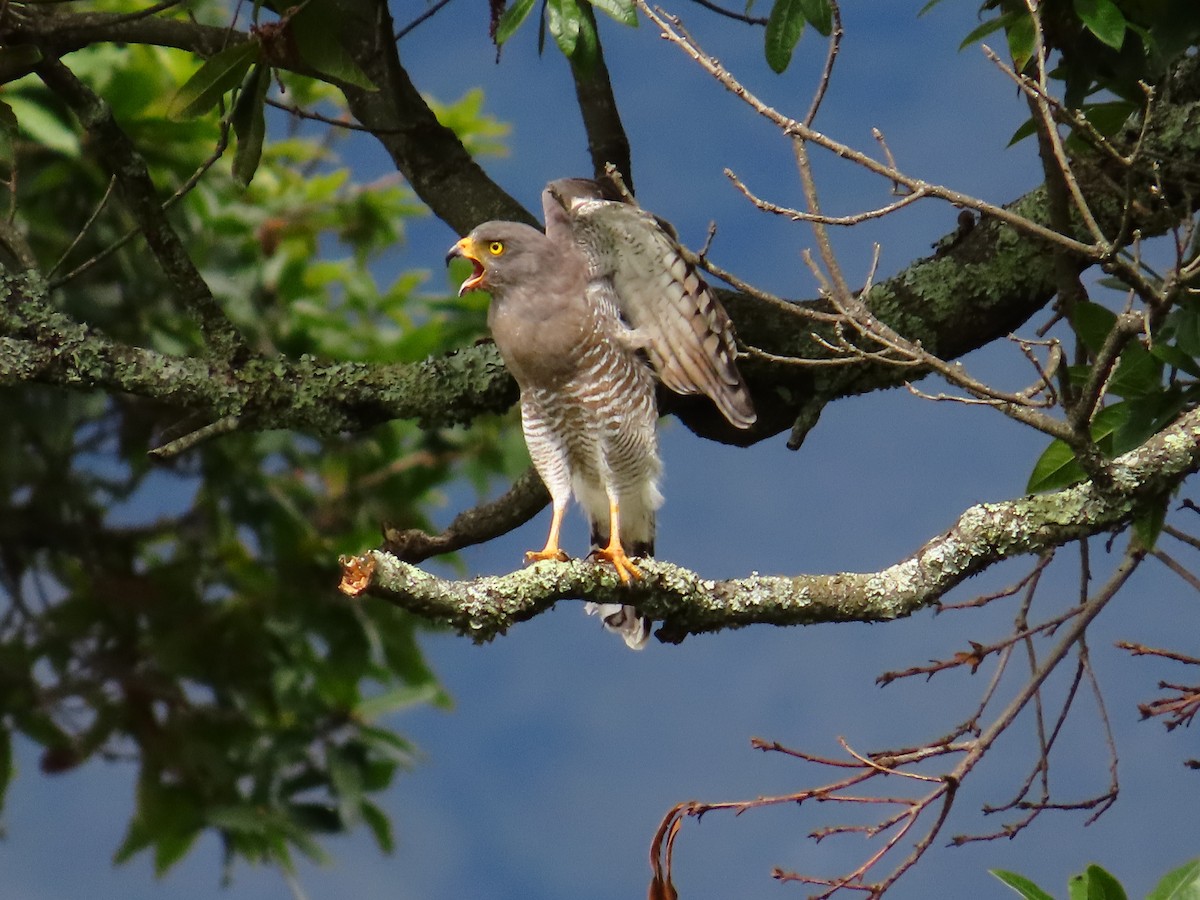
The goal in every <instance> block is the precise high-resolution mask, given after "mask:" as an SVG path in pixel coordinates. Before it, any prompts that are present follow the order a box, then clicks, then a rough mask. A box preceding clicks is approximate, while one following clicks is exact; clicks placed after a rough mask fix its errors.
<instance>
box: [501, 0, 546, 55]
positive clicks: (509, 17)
mask: <svg viewBox="0 0 1200 900" xmlns="http://www.w3.org/2000/svg"><path fill="white" fill-rule="evenodd" d="M535 2H536V0H517V2H516V3H514V4H513V5H512V6H510V7H509V8H508V9H506V10H505V11H504V13H503V15H501V16H500V21H499V22H497V23H496V43H497V44H503V43H504V42H505V41H507V40H508V39H509V38H510V37H512V36H513V32H515V31H516V30H517V29H518V28H520V27H521V23H522V22H524V21H525V19H527V18H528V17H529V13H530V11H531V10H532V9H533V4H534V3H535Z"/></svg>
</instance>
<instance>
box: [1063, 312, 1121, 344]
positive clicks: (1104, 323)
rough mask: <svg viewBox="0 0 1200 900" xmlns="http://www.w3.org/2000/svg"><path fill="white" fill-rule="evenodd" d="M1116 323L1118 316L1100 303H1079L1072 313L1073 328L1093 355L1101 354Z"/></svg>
mask: <svg viewBox="0 0 1200 900" xmlns="http://www.w3.org/2000/svg"><path fill="white" fill-rule="evenodd" d="M1116 321H1117V314H1116V313H1115V312H1113V311H1112V310H1111V309H1108V308H1107V307H1104V306H1101V305H1100V304H1099V303H1077V304H1075V309H1074V310H1072V311H1071V327H1072V328H1074V329H1075V333H1076V334H1077V335H1078V336H1079V339H1080V340H1081V341H1083V345H1084V346H1085V347H1087V348H1088V350H1090V351H1091V352H1092V353H1099V352H1100V348H1101V347H1103V346H1104V341H1105V339H1106V338H1107V337H1108V333H1109V332H1110V331H1112V328H1113V325H1114V324H1116Z"/></svg>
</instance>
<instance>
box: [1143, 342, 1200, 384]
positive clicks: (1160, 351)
mask: <svg viewBox="0 0 1200 900" xmlns="http://www.w3.org/2000/svg"><path fill="white" fill-rule="evenodd" d="M1150 352H1151V353H1153V354H1154V355H1155V357H1157V358H1158V359H1161V360H1162V361H1163V362H1164V363H1166V364H1167V365H1168V366H1170V367H1171V368H1173V369H1178V370H1179V371H1181V372H1186V373H1187V374H1189V375H1191V376H1192V377H1193V378H1200V363H1197V362H1196V358H1195V357H1194V356H1189V355H1188V354H1186V353H1184V352H1183V351H1182V350H1180V349H1179V348H1178V347H1177V346H1175V345H1174V344H1154V345H1153V346H1151V347H1150Z"/></svg>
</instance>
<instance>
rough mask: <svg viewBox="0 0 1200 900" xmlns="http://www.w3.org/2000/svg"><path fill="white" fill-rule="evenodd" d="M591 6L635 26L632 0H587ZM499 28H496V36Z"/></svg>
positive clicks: (635, 19) (635, 20) (635, 10)
mask: <svg viewBox="0 0 1200 900" xmlns="http://www.w3.org/2000/svg"><path fill="white" fill-rule="evenodd" d="M588 2H589V3H590V4H592V6H593V7H594V8H596V9H598V10H600V12H602V13H604V14H605V15H607V16H611V17H612V18H614V19H616V20H617V21H618V22H620V23H621V24H622V25H629V26H630V27H632V28H637V23H638V17H637V4H636V3H634V2H633V0H588ZM499 31H500V29H499V28H497V29H496V32H497V36H498V35H499Z"/></svg>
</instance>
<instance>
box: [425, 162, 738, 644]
mask: <svg viewBox="0 0 1200 900" xmlns="http://www.w3.org/2000/svg"><path fill="white" fill-rule="evenodd" d="M542 209H543V213H544V216H545V220H546V229H545V232H544V233H543V232H541V231H538V230H537V229H536V228H533V227H531V226H529V225H524V224H521V223H517V222H485V223H483V224H482V225H480V226H478V227H477V228H475V229H474V230H473V231H472V232H471V233H470V234H468V235H467V236H466V237H464V238H463V239H462V240H460V241H459V242H458V243H456V244H455V245H454V246H453V247H452V248H451V249H450V252H449V253H448V254H447V257H446V258H447V262H448V261H449V260H450V259H451V258H453V257H462V258H465V259H467V260H470V261H471V263H472V264H473V266H474V271H473V272H472V274H471V275H470V277H468V278H467V279H466V280H465V281H464V282H463V284H462V287H461V288H460V290H459V295H460V296H461V295H462V294H464V293H466V292H468V291H472V290H476V289H482V290H486V291H489V292H490V293H491V295H492V302H491V305H490V307H489V309H488V325H489V327H490V328H491V331H492V336H493V338H494V339H495V341H496V346H497V348H498V349H499V350H500V355H501V356H502V357H503V359H504V362H505V365H506V366H507V367H508V370H509V371H510V372H511V373H512V375H513V377H514V378H515V379H516V382H517V385H518V386H519V387H520V390H521V424H522V428H523V430H524V434H525V443H526V445H527V446H528V448H529V455H530V457H531V459H532V460H533V464H534V467H535V468H536V469H537V472H538V474H539V475H540V476H541V478H542V481H543V482H545V484H546V488H547V490H548V491H549V492H550V497H551V501H552V504H553V515H552V518H551V522H550V534H549V536H548V538H547V540H546V545H545V547H544V548H543V549H541V550H534V551H530V552H529V553H527V554H525V557H526V561H527V562H532V561H536V560H546V559H554V560H566V559H567V558H568V557H567V555H566V553H564V552H563V550H562V549H561V548H560V547H559V533H560V529H561V526H562V519H563V514H564V512H565V511H566V508H567V503H568V501H569V500H570V497H571V495H572V494H574V495H575V498H576V499H577V500H578V502H579V504H580V506H581V507H582V508H583V511H584V513H585V514H586V516H587V518H588V522H589V524H590V526H591V534H592V544H593V546H594V547H595V548H596V549H595V550H594V551H593V555H594V556H596V557H598V558H600V559H603V560H607V561H608V562H610V563H612V565H613V567H614V568H615V569H616V571H617V575H618V577H620V579H621V581H622V582H624V583H629V582H630V580H631V579H638V578H641V571H640V570H639V569H638V567H637V566H636V565H635V564H634V562H633V561H632V559H631V557H639V556H651V555H653V552H654V518H655V510H656V509H657V508H658V506H659V505H660V504H661V502H662V496H661V494H660V493H659V491H658V478H659V474H660V471H661V463H660V461H659V456H658V441H657V437H656V434H655V423H656V420H657V418H658V409H657V404H656V401H655V395H654V391H655V374H657V377H658V378H659V379H660V380H661V381H662V383H663V384H664V385H666V386H667V387H668V388H670V389H671V390H673V391H676V392H678V393H681V394H696V393H703V394H706V395H707V396H708V397H710V398H711V399H712V401H713V402H714V403H715V404H716V406H717V408H718V409H719V410H720V411H721V413H722V414H723V415H724V416H725V418H726V419H728V420H729V422H730V423H731V424H733V425H735V426H737V427H739V428H749V427H750V426H751V425H752V424H753V423H754V421H755V413H754V407H753V404H752V403H751V400H750V395H749V392H748V391H747V389H746V385H745V382H744V381H743V380H742V377H741V374H740V373H739V372H738V368H737V362H736V355H737V350H736V347H735V345H734V338H733V326H732V324H731V323H730V321H729V317H728V315H726V313H725V310H724V308H722V306H721V304H720V302H719V301H718V300H717V298H716V296H715V295H714V294H713V293H712V291H711V290H710V289H709V287H708V285H707V284H705V282H704V280H703V279H702V278H701V277H700V276H699V274H698V273H697V272H696V270H695V268H694V267H693V266H692V265H690V264H689V263H688V262H687V261H686V260H685V259H684V257H683V254H682V251H681V249H680V247H679V244H678V242H677V240H676V238H675V235H674V233H673V231H672V230H671V229H670V226H667V225H666V224H665V223H664V222H662V221H661V220H660V219H658V218H656V217H655V216H653V215H651V214H650V213H648V212H646V211H645V210H643V209H641V208H640V207H638V206H636V205H633V204H632V203H627V202H621V201H617V200H608V199H604V196H603V192H602V188H601V187H600V185H599V184H598V183H597V182H594V181H588V180H585V179H574V178H571V179H562V180H559V181H554V182H551V183H550V184H549V185H548V186H547V187H546V190H545V191H544V192H543V194H542ZM588 611H589V612H592V613H599V614H600V616H601V618H602V619H603V621H604V623H605V626H606V627H608V628H609V629H610V630H613V631H617V632H619V633H620V634H621V635H622V637H623V638H624V639H625V642H626V643H627V644H628V645H629V646H630V647H633V648H635V649H637V648H640V647H642V646H643V645H644V644H645V642H646V641H647V640H648V638H649V622H648V621H647V620H645V619H644V618H642V617H641V616H639V615H638V613H637V611H636V610H635V609H634V608H633V607H631V606H622V605H620V604H600V605H595V604H589V605H588Z"/></svg>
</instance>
